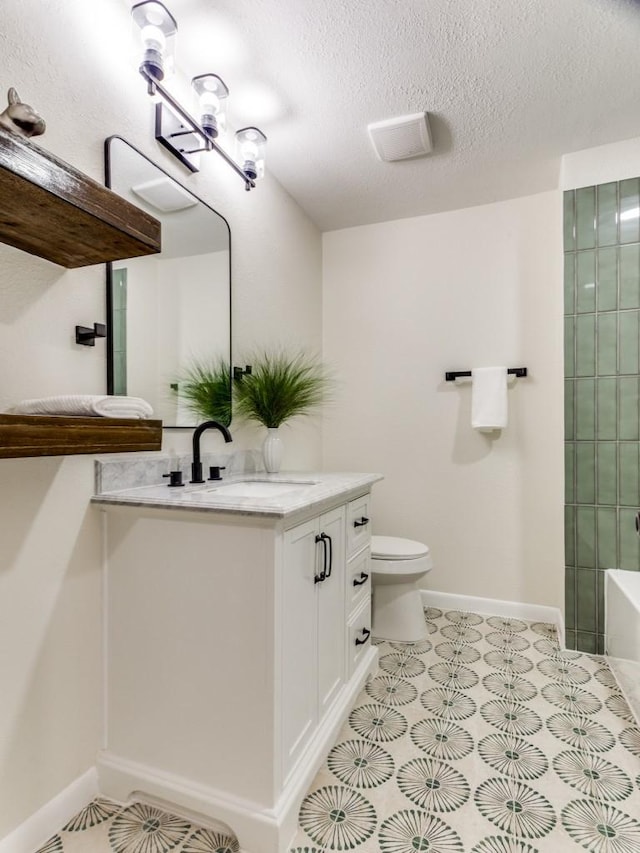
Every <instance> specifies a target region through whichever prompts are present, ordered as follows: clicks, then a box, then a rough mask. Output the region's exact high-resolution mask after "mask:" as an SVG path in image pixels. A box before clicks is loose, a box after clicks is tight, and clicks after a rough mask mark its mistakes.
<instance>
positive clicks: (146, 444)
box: [0, 414, 162, 459]
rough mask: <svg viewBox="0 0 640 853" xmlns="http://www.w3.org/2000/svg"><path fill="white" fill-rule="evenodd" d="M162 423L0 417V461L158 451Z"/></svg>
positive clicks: (23, 416)
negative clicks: (1, 459)
mask: <svg viewBox="0 0 640 853" xmlns="http://www.w3.org/2000/svg"><path fill="white" fill-rule="evenodd" d="M161 447H162V421H156V420H133V419H129V418H74V417H67V416H65V415H2V414H0V458H4V459H6V458H16V457H21V456H67V455H71V454H78V453H125V452H129V451H135V450H160V449H161Z"/></svg>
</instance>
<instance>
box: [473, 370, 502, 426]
mask: <svg viewBox="0 0 640 853" xmlns="http://www.w3.org/2000/svg"><path fill="white" fill-rule="evenodd" d="M471 382H472V385H471V426H472V427H473V428H474V429H477V430H480V431H481V432H485V431H490V430H492V429H504V428H505V427H506V425H507V421H508V410H507V368H506V367H476V368H473V369H472V370H471Z"/></svg>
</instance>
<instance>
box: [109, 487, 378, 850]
mask: <svg viewBox="0 0 640 853" xmlns="http://www.w3.org/2000/svg"><path fill="white" fill-rule="evenodd" d="M371 476H373V475H371ZM376 479H378V478H377V477H376ZM367 488H370V486H369V485H368V486H367ZM132 491H134V490H132ZM365 497H366V496H365ZM95 500H96V501H97V502H100V497H99V496H97V497H96V498H95ZM354 500H355V501H362V496H359V495H357V494H356V495H355V498H354V495H353V490H351V492H347V493H346V494H344V493H343V494H341V495H339V496H337V497H336V498H335V499H333V500H327V501H323V502H322V504H321V506H320V509H321V512H316V513H314V512H312V511H311V510H309V511H304V510H300V511H296V512H294V513H290V514H288V515H286V516H285V517H279V516H277V515H276V516H274V517H269V516H268V515H266V514H262V515H261V514H260V513H247V512H238V513H237V514H236V513H232V512H216V511H215V510H211V511H205V510H203V509H198V510H191V511H189V510H185V507H184V505H183V506H182V508H181V510H180V511H177V510H173V509H171V508H168V507H167V506H166V505H165V506H163V507H159V508H154V507H152V506H148V505H140V503H138V504H137V505H126V504H123V503H119V502H117V501H113V502H112V503H107V502H106V500H103V501H102V502H103V503H104V504H105V505H104V506H102V507H101V508H102V509H104V510H106V512H105V522H104V530H105V540H106V541H105V589H106V591H107V596H106V605H105V626H106V627H105V634H106V654H105V664H106V673H105V675H106V702H105V749H104V750H103V751H102V753H101V754H100V757H99V761H98V770H99V778H100V789H101V792H102V793H104V794H106V795H107V796H112V797H114V798H116V799H121V800H124V799H126V798H128V797H130V796H131V795H132V794H133V793H134V792H137V794H138V795H140V793H141V795H142V796H146V797H153V798H156V799H160V800H162V801H164V802H166V803H169V804H171V805H173V806H174V808H182V809H188V810H189V811H192V812H195V813H200V814H204V815H206V816H207V817H209V818H214V819H216V820H218V821H222V822H223V823H226V824H227V825H228V826H229V827H230V828H231V829H232V830H233V832H235V833H236V835H237V836H238V839H239V841H240V846H241V849H242V850H243V851H247V853H285V851H287V843H288V842H289V841H290V840H291V837H292V835H293V833H294V832H295V829H296V825H297V812H298V808H299V804H300V801H301V799H302V797H303V796H304V794H305V792H306V790H307V788H308V786H309V784H310V782H311V780H312V779H313V776H314V775H315V772H316V771H317V769H318V767H319V766H320V764H321V763H322V761H323V760H324V757H325V756H326V753H327V752H328V750H329V749H330V747H331V745H332V743H333V741H334V739H335V737H336V735H337V733H338V731H339V729H340V727H341V726H342V724H343V723H344V721H345V719H346V716H347V714H348V711H349V708H350V706H351V704H352V702H353V700H354V699H355V697H356V695H357V694H358V692H359V691H360V690H361V689H362V686H363V685H364V683H365V681H366V679H367V677H368V676H369V675H370V674H371V673H373V672H375V669H376V666H377V650H376V649H375V647H372V646H371V643H370V642H369V640H368V636H367V633H366V630H367V626H369V627H370V625H369V621H368V620H369V618H370V617H369V614H370V581H369V580H367V582H366V583H364V584H360V585H359V586H354V585H353V580H354V578H355V579H360V578H361V577H362V573H363V572H364V573H365V574H366V573H367V569H368V539H367V535H366V534H362V533H361V531H360V528H357V527H356V528H354V527H353V526H352V525H353V518H351V516H352V514H353V513H352V510H353V504H354ZM361 516H362V513H361V512H360V514H359V515H358V516H357V517H358V518H359V517H361ZM350 525H351V527H350ZM352 530H353V531H355V532H356V534H357V542H356V544H355V546H354V541H353V539H354V537H353V534H352V533H351V531H352ZM354 573H356V574H354ZM358 573H359V574H358ZM353 591H356V595H355V596H354V595H353ZM356 638H359V640H360V642H359V643H358V644H356V643H355V640H356Z"/></svg>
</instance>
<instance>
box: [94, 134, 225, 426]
mask: <svg viewBox="0 0 640 853" xmlns="http://www.w3.org/2000/svg"><path fill="white" fill-rule="evenodd" d="M115 140H120V142H124V144H125V145H128V146H129V148H131V149H132V150H133V151H135V152H136V154H138V155H139V156H140V157H143V158H144V159H145V160H146V161H147V162H148V163H150V164H151V165H152V166H154V167H155V168H156V169H158V170H159V171H160V172H162V174H164V175H166V176H167V177H168V178H170V179H171V180H172V181H175V182H176V184H178V185H179V186H181V187H182V189H183V190H185V192H188V193H189V194H190V195H192V196H193V198H195V199H197V200H198V203H199V204H203V205H204V206H205V207H207V208H209V210H210V211H212V212H213V213H215V214H216V215H217V216H219V217H220V219H222V221H223V222H224V224H225V225H226V226H227V231H228V233H229V395H230V396H231V392H232V389H233V381H232V376H233V371H232V368H231V365H232V363H233V360H232V356H233V337H232V322H231V321H232V317H233V305H232V295H233V293H232V260H231V255H232V252H231V227H230V226H229V222H228V221H227V219H226V218H225V217H224V216H223V215H222V214H221V213H220V211H218V210H216V209H215V208H213V207H211V205H210V204H207V202H206V201H203V199H201V198H200V196H197V195H196V194H195V193H194V192H193V191H192V190H191V189H189V187H185V185H184V184H183V183H181V182H180V181H178V180H177V179H176V178H175V177H174V176H173V175H171V174H170V173H169V172H167V171H166V169H163V168H162V166H159V165H158V164H157V163H156V162H155V161H154V160H152V159H151V158H150V157H147V155H146V154H143V152H142V151H140V149H139V148H136V146H135V145H132V144H131V143H130V142H129V141H128V140H126V139H125V138H124V137H123V136H119V135H118V134H114V135H113V136H108V137H107V138H106V139H105V141H104V181H105V186H106V187H109V189H111V188H112V187H111V179H112V169H111V166H112V164H111V143H112V142H113V141H115ZM106 274H107V278H106V284H107V287H106V311H107V335H106V344H107V394H113V393H114V375H113V374H114V364H113V331H112V319H113V263H112V262H109V263H107V265H106ZM230 423H231V418H229V423H226V424H224V426H227V427H228V426H229V425H230ZM195 426H197V424H194V425H193V426H163V429H189V430H192V429H194V427H195Z"/></svg>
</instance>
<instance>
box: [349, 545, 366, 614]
mask: <svg viewBox="0 0 640 853" xmlns="http://www.w3.org/2000/svg"><path fill="white" fill-rule="evenodd" d="M370 595H371V555H370V553H369V549H368V548H365V550H364V551H361V552H360V553H359V554H358V555H357V556H355V557H354V558H353V560H349V563H348V565H347V596H346V601H347V613H349V614H350V613H352V612H353V610H354V609H356V608H357V607H358V605H359V604H360V602H361V601H362V599H363V598H365V597H367V596H370Z"/></svg>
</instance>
